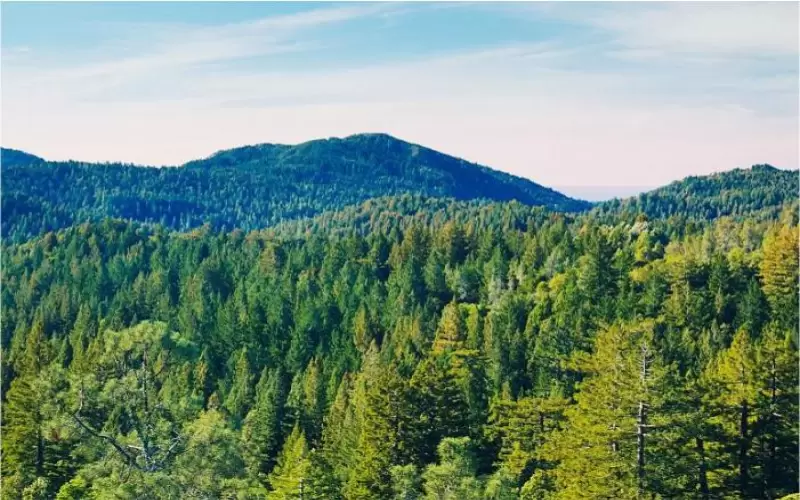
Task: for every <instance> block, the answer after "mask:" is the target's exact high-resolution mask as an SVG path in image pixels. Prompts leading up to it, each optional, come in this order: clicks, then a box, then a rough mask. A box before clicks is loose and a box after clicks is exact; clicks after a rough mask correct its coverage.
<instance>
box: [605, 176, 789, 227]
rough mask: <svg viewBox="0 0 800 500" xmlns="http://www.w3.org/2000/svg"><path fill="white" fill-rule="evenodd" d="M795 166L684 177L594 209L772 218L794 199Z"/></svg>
mask: <svg viewBox="0 0 800 500" xmlns="http://www.w3.org/2000/svg"><path fill="white" fill-rule="evenodd" d="M798 179H800V178H799V177H798V172H797V170H794V171H790V170H780V169H777V168H775V167H773V166H770V165H754V166H753V167H752V168H749V169H741V168H739V169H735V170H731V171H729V172H720V173H717V174H713V175H708V176H699V177H688V178H686V179H683V180H680V181H676V182H673V183H672V184H670V185H668V186H665V187H663V188H660V189H656V190H654V191H650V192H647V193H643V194H641V195H639V196H637V197H633V198H628V199H623V200H620V199H616V200H612V201H608V202H605V203H601V204H599V206H598V207H597V208H596V211H598V212H600V213H607V214H609V215H611V216H612V217H619V216H620V214H622V215H623V216H627V217H629V218H630V217H636V216H637V215H639V214H640V213H643V214H645V215H647V216H648V217H668V216H670V215H672V214H675V213H691V214H692V215H693V216H695V217H697V218H706V219H712V218H715V217H721V216H724V215H729V216H733V217H740V218H741V217H747V218H774V217H776V216H777V215H778V213H779V212H780V210H781V207H782V205H783V204H784V203H786V202H790V201H792V200H796V199H797V195H798V187H799V184H798Z"/></svg>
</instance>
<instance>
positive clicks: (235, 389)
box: [225, 348, 253, 422]
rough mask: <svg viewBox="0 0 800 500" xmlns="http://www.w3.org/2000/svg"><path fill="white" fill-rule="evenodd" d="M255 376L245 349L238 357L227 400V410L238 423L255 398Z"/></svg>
mask: <svg viewBox="0 0 800 500" xmlns="http://www.w3.org/2000/svg"><path fill="white" fill-rule="evenodd" d="M252 381H253V375H252V373H251V372H250V362H249V360H248V359H247V349H246V348H244V349H242V350H240V351H239V353H238V354H237V355H236V365H235V368H234V372H233V378H232V381H231V388H230V390H229V391H228V395H227V397H226V398H225V408H226V409H227V410H228V411H229V412H230V413H231V415H232V416H233V418H234V419H235V420H236V421H237V422H241V420H242V419H243V418H244V416H245V415H246V414H247V410H248V409H249V408H250V404H251V402H252V398H253V386H252Z"/></svg>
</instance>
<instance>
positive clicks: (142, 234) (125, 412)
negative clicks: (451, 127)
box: [0, 134, 800, 500]
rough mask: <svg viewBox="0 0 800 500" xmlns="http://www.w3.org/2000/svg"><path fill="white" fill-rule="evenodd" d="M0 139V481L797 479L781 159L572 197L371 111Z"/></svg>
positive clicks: (395, 486) (378, 484) (790, 239)
mask: <svg viewBox="0 0 800 500" xmlns="http://www.w3.org/2000/svg"><path fill="white" fill-rule="evenodd" d="M2 154H3V156H2V160H3V166H2V168H3V172H2V174H3V177H2V188H3V190H2V217H3V242H2V259H3V266H2V288H0V345H1V346H2V352H1V353H0V354H2V364H1V365H0V369H1V372H2V384H1V385H0V389H2V403H3V404H2V438H3V439H2V468H1V470H2V496H3V498H4V499H5V498H9V499H26V500H27V499H45V498H47V499H49V498H56V499H60V500H66V499H84V498H89V499H106V498H120V499H140V498H148V499H150V498H152V499H161V498H182V499H183V498H197V499H200V498H203V499H208V498H237V499H250V498H252V499H261V498H267V499H326V500H327V499H333V500H336V499H342V500H356V499H397V500H400V499H403V500H413V499H419V500H422V499H425V500H472V499H474V500H477V499H486V500H489V499H491V500H506V499H525V500H533V499H537V500H538V499H546V500H549V499H565V500H566V499H569V500H573V499H583V498H590V499H609V500H611V499H634V498H636V499H655V498H697V499H702V500H707V499H708V500H710V499H717V498H741V499H760V498H763V499H776V498H780V497H782V496H784V495H787V494H791V493H796V492H797V491H798V483H797V477H798V473H799V472H800V471H798V458H799V457H798V432H799V431H800V429H799V428H798V420H797V415H798V378H797V365H798V322H799V321H800V318H799V317H798V308H797V300H798V293H799V292H798V279H800V276H799V275H798V257H800V255H798V237H800V233H798V200H797V186H798V173H797V171H794V172H786V171H780V170H777V169H774V168H771V167H767V166H755V167H753V168H752V169H747V170H735V171H731V172H726V173H723V174H717V175H713V176H708V177H694V178H689V179H686V180H683V181H679V182H676V183H673V184H671V185H669V186H666V187H664V188H662V189H659V190H655V191H653V192H650V193H645V194H643V195H641V196H639V197H637V198H632V199H629V200H621V201H620V200H615V201H612V202H606V203H602V204H599V205H598V206H596V207H595V208H592V209H589V208H590V206H589V205H588V204H586V203H584V202H580V201H576V200H571V199H569V198H566V197H564V196H562V195H560V194H558V193H556V192H554V191H551V190H547V189H546V188H542V187H540V186H538V185H536V184H534V183H532V182H529V181H525V180H522V179H519V178H515V177H512V176H508V175H506V174H501V173H499V172H495V171H492V170H489V169H486V168H483V167H480V166H477V165H473V164H469V163H466V162H463V161H462V160H458V159H455V158H452V157H449V156H446V155H442V154H440V153H436V152H435V151H431V150H428V149H425V148H422V147H420V146H416V145H412V144H408V143H405V142H402V141H399V140H397V139H394V138H391V137H389V136H385V135H379V134H372V135H359V136H352V137H348V138H346V139H330V140H326V141H312V142H309V143H305V144H301V145H298V146H283V145H259V146H248V147H244V148H237V149H233V150H228V151H222V152H220V153H217V154H215V155H213V156H212V157H210V158H208V159H205V160H199V161H195V162H191V163H188V164H186V165H183V166H180V167H174V168H160V169H158V168H147V167H137V166H132V165H121V164H117V165H89V164H81V163H77V162H62V163H58V162H47V161H45V160H43V159H41V158H37V157H35V156H32V155H28V154H26V153H22V152H19V151H14V150H3V152H2ZM124 219H127V220H124ZM50 229H58V230H57V231H50ZM40 233H43V234H40ZM37 234H39V236H36V235H37Z"/></svg>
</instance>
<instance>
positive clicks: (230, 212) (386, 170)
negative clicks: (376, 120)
mask: <svg viewBox="0 0 800 500" xmlns="http://www.w3.org/2000/svg"><path fill="white" fill-rule="evenodd" d="M2 168H3V175H2V190H3V199H2V207H1V208H2V212H3V227H2V234H3V237H4V238H11V239H12V240H15V241H22V240H24V239H26V238H29V237H32V236H36V235H40V234H43V233H44V232H46V231H50V230H57V229H60V228H64V227H68V226H70V225H72V224H77V223H81V222H86V221H91V220H99V219H101V218H103V217H117V218H122V219H128V220H133V221H139V222H145V223H157V224H161V225H164V226H165V227H168V228H171V229H176V230H188V229H191V228H193V227H196V226H200V225H202V224H204V223H209V224H211V225H212V227H214V228H217V229H225V230H232V229H234V228H239V229H243V230H251V229H258V228H263V227H267V226H271V225H274V224H276V223H279V222H281V221H285V220H291V219H295V218H299V217H309V216H313V215H316V214H318V213H320V212H322V211H325V210H335V209H338V208H342V207H344V206H346V205H351V204H355V203H360V202H362V201H364V200H366V199H369V198H374V197H379V196H387V195H397V194H402V193H414V194H419V195H425V196H446V197H453V198H456V199H460V200H471V199H489V200H498V201H507V200H517V201H519V202H520V203H523V204H526V205H536V206H545V207H547V208H550V209H554V210H559V211H580V210H585V209H587V208H589V207H590V204H589V203H587V202H583V201H579V200H573V199H571V198H568V197H566V196H564V195H562V194H560V193H558V192H556V191H553V190H551V189H548V188H545V187H542V186H540V185H538V184H536V183H534V182H531V181H529V180H526V179H522V178H519V177H515V176H512V175H509V174H505V173H502V172H499V171H495V170H492V169H489V168H486V167H482V166H480V165H476V164H473V163H468V162H466V161H464V160H461V159H458V158H454V157H451V156H448V155H445V154H442V153H438V152H436V151H433V150H430V149H427V148H424V147H422V146H418V145H415V144H409V143H407V142H404V141H401V140H398V139H395V138H393V137H391V136H388V135H384V134H363V135H355V136H351V137H347V138H344V139H328V140H318V141H311V142H307V143H303V144H299V145H297V146H283V145H272V144H265V145H260V146H247V147H242V148H237V149H232V150H228V151H221V152H219V153H217V154H215V155H212V156H211V157H209V158H207V159H204V160H198V161H193V162H190V163H187V164H186V165H183V166H181V167H176V168H145V167H138V166H134V165H125V164H87V163H80V162H45V161H43V160H41V159H40V158H37V157H34V156H32V155H27V154H25V153H21V152H19V151H14V150H7V149H3V151H2Z"/></svg>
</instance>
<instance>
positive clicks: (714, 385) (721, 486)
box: [705, 330, 758, 498]
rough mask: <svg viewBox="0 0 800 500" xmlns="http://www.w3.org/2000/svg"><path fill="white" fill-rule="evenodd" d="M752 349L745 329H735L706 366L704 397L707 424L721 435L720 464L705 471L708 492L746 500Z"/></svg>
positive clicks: (753, 387) (752, 396)
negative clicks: (728, 342)
mask: <svg viewBox="0 0 800 500" xmlns="http://www.w3.org/2000/svg"><path fill="white" fill-rule="evenodd" d="M755 370H756V358H755V349H754V346H753V344H752V341H751V340H750V336H749V335H748V334H747V332H746V331H745V330H739V331H738V332H737V333H736V335H735V336H734V338H733V342H732V343H731V346H730V347H729V348H728V349H726V350H725V351H723V352H721V353H720V354H719V356H718V357H717V358H716V359H715V360H714V361H713V362H712V363H711V364H710V365H709V367H708V369H707V371H706V374H705V379H706V387H707V394H706V398H707V401H708V403H707V404H708V405H709V407H710V410H711V412H712V415H711V418H710V420H711V422H712V423H714V424H717V425H719V426H720V428H721V432H722V433H723V434H722V435H721V436H719V438H718V439H719V444H718V449H719V451H718V452H719V453H720V454H721V457H722V460H720V461H719V463H720V464H723V466H722V467H720V468H718V469H717V470H713V471H709V483H710V488H711V490H712V492H713V491H714V490H718V491H738V493H739V495H740V496H741V497H742V498H749V497H750V495H751V493H752V489H753V482H752V472H753V470H752V461H753V456H752V426H753V423H754V421H755V419H754V405H755V401H756V397H757V391H758V389H757V381H756V371H755Z"/></svg>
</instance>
